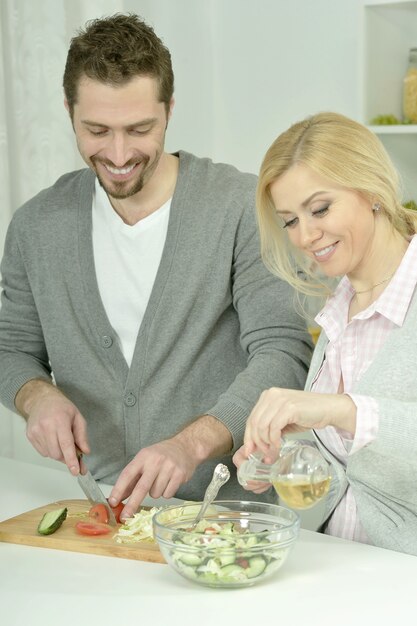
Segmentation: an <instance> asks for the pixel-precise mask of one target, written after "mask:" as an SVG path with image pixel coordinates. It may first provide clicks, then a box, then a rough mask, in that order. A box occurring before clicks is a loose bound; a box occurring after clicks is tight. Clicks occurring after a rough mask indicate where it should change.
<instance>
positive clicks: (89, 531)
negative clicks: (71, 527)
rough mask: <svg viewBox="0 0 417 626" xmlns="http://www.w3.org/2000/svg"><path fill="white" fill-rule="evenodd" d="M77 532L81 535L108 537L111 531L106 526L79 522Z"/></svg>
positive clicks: (76, 526) (76, 525)
mask: <svg viewBox="0 0 417 626" xmlns="http://www.w3.org/2000/svg"><path fill="white" fill-rule="evenodd" d="M75 530H76V531H77V533H79V534H80V535H90V536H96V535H107V533H109V532H110V531H111V528H110V526H105V525H104V524H95V523H93V522H77V523H76V524H75Z"/></svg>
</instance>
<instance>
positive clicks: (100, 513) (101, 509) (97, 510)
mask: <svg viewBox="0 0 417 626" xmlns="http://www.w3.org/2000/svg"><path fill="white" fill-rule="evenodd" d="M88 516H89V517H92V518H93V520H94V521H95V522H99V524H107V522H108V521H109V511H108V509H107V507H106V506H105V505H104V504H93V506H92V507H91V509H90V510H89V511H88Z"/></svg>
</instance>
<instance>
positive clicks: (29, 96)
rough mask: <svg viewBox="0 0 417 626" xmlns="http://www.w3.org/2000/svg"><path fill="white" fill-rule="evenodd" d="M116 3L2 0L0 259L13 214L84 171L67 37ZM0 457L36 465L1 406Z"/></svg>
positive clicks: (119, 5) (18, 424)
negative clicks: (65, 78)
mask: <svg viewBox="0 0 417 626" xmlns="http://www.w3.org/2000/svg"><path fill="white" fill-rule="evenodd" d="M123 4H124V3H123V2H122V1H117V0H96V1H94V0H89V2H88V3H87V2H83V1H82V0H37V1H36V2H30V1H29V0H1V3H0V172H1V185H0V256H1V255H2V251H3V245H4V237H5V234H6V229H7V225H8V224H9V221H10V219H11V217H12V214H13V211H14V210H15V209H16V208H18V207H19V206H20V205H21V204H22V203H23V202H25V201H26V200H28V199H29V198H31V197H32V196H34V195H35V194H36V193H38V192H39V191H40V190H41V189H43V188H44V187H48V186H49V185H51V184H52V183H53V182H54V181H55V180H56V179H57V178H58V177H59V176H60V175H61V174H63V173H64V172H67V171H71V170H72V169H76V168H78V167H80V166H81V164H82V161H81V159H80V157H79V155H78V151H77V149H76V144H75V141H74V137H73V131H72V127H71V124H70V123H69V121H68V118H67V113H66V111H65V109H64V106H63V92H62V74H63V69H64V64H65V59H66V54H67V49H68V44H69V41H70V38H71V37H72V36H73V34H74V32H75V30H76V29H77V28H79V27H80V26H81V25H82V24H84V23H85V21H86V20H88V19H91V18H93V17H99V16H101V15H105V14H111V13H114V12H116V11H122V10H124V6H123ZM0 454H1V455H5V456H11V457H14V456H24V457H25V458H27V459H28V460H30V459H32V458H33V460H36V461H39V460H40V457H39V456H38V455H37V454H36V453H35V452H34V451H33V450H32V449H31V447H30V445H29V444H28V443H27V442H26V440H25V437H24V422H23V420H22V419H21V418H19V417H17V416H14V415H12V414H11V413H10V412H9V411H6V409H5V408H4V407H3V406H1V405H0Z"/></svg>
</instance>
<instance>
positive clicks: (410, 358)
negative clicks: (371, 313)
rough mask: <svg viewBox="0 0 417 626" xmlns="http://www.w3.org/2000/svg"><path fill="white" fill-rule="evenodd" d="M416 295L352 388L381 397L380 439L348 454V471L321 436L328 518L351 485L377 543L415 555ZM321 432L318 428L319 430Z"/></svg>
mask: <svg viewBox="0 0 417 626" xmlns="http://www.w3.org/2000/svg"><path fill="white" fill-rule="evenodd" d="M327 343H328V339H327V337H326V335H325V333H324V332H322V333H321V335H320V338H319V341H318V343H317V346H316V350H315V352H314V355H313V359H312V362H311V368H310V372H309V375H308V379H307V383H306V389H310V388H311V383H312V381H313V380H314V377H315V375H316V373H317V372H318V369H319V367H320V365H321V363H322V361H323V357H324V352H325V348H326V345H327ZM416 370H417V294H416V293H414V296H413V299H412V302H411V304H410V308H409V310H408V312H407V316H406V318H405V320H404V324H403V326H402V327H396V328H395V329H394V330H392V331H391V333H390V335H389V337H388V338H387V340H386V341H385V343H384V345H383V346H382V348H381V349H380V350H379V352H378V354H377V356H376V358H375V359H374V361H373V363H372V364H371V365H370V366H369V368H368V369H367V370H366V372H365V373H364V375H363V376H362V377H361V379H360V380H359V381H358V383H357V384H356V385H355V388H354V389H352V393H355V394H360V395H364V396H371V397H373V398H375V399H376V400H377V402H378V410H379V430H378V434H377V437H376V440H375V441H374V442H373V443H371V444H370V445H368V446H366V447H364V448H362V449H361V450H358V451H357V452H355V453H354V454H352V455H351V456H349V457H348V463H347V467H346V471H345V470H344V468H343V467H342V465H341V464H340V463H338V461H337V460H336V459H335V458H334V457H333V456H332V455H330V454H329V453H328V451H327V450H326V448H324V446H323V445H322V444H321V442H320V440H317V442H318V445H319V447H320V449H321V451H322V453H323V454H324V455H325V456H326V457H327V458H328V460H329V461H330V462H331V463H332V468H333V474H334V476H333V480H332V483H331V489H330V493H329V497H328V500H327V507H326V513H325V518H328V517H329V515H330V513H331V512H332V511H333V510H334V508H335V506H336V505H337V503H338V502H339V501H340V499H341V498H342V496H343V494H344V492H345V490H346V488H347V485H348V484H349V485H350V486H351V488H352V491H353V494H354V496H355V500H356V504H357V507H358V514H359V518H360V520H361V523H362V524H363V526H364V528H365V531H366V533H367V534H368V537H369V538H370V540H371V541H372V543H373V544H374V545H377V546H381V547H383V548H390V549H392V550H397V551H399V552H407V553H409V554H415V555H417V383H416ZM318 435H319V432H318Z"/></svg>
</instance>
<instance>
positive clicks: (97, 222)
mask: <svg viewBox="0 0 417 626" xmlns="http://www.w3.org/2000/svg"><path fill="white" fill-rule="evenodd" d="M64 91H65V106H66V108H67V110H68V113H69V115H70V118H71V122H72V125H73V128H74V132H75V136H76V140H77V145H78V148H79V151H80V153H81V155H82V157H83V159H84V160H85V162H86V163H87V165H88V169H84V170H81V171H78V172H72V173H70V174H67V175H65V176H63V177H62V178H60V179H59V180H58V181H57V182H56V184H55V185H54V186H53V187H51V188H49V189H46V190H44V191H42V192H41V193H40V194H38V195H37V196H36V197H35V198H33V199H32V200H30V201H29V202H28V203H26V205H24V206H23V207H22V208H20V209H19V210H18V211H17V212H16V213H15V216H14V218H13V220H12V222H11V225H10V227H9V231H8V235H7V241H6V245H5V254H4V258H3V261H2V265H1V272H2V277H3V294H2V308H1V312H0V372H1V374H0V397H1V399H2V402H3V403H4V404H5V405H6V406H8V407H10V408H12V409H13V410H15V411H17V412H18V413H20V414H21V415H22V416H23V417H25V419H26V420H27V436H28V438H29V440H30V441H31V443H32V444H33V446H34V447H35V448H36V449H37V450H38V451H39V453H40V454H42V455H44V456H49V457H51V458H53V459H57V460H59V461H63V462H65V463H66V464H67V466H68V468H69V469H70V471H71V472H72V473H73V474H74V475H76V474H78V472H79V463H78V460H77V450H76V447H78V448H79V449H80V450H81V451H82V452H83V453H85V454H87V455H89V458H88V461H87V463H88V466H89V468H90V470H91V472H92V473H93V475H94V476H95V478H96V479H98V480H102V481H105V482H109V483H115V485H114V488H113V490H112V492H111V495H110V502H111V503H112V504H116V503H118V502H119V501H121V500H124V499H126V498H129V499H128V501H127V503H126V505H125V508H124V511H123V513H122V517H128V516H130V515H132V514H133V513H134V512H135V511H136V510H137V508H138V506H139V505H140V503H141V502H142V500H143V498H144V497H145V496H146V495H147V494H148V493H149V494H150V495H151V496H153V497H160V496H164V497H172V496H174V495H176V496H177V497H179V498H184V499H190V500H199V499H201V498H202V496H203V494H204V491H205V488H206V487H207V485H208V483H209V481H210V479H211V476H212V472H213V468H214V467H215V465H216V464H217V463H218V462H224V463H227V464H228V466H229V467H230V468H232V467H233V465H232V462H231V454H232V453H233V452H234V451H235V450H236V449H237V448H238V447H239V446H240V445H241V444H242V438H243V433H244V427H245V423H246V418H247V416H248V414H249V412H250V410H251V408H252V406H253V405H254V404H255V402H256V400H257V398H258V396H259V394H260V392H261V391H262V390H263V389H264V388H266V387H270V386H272V385H275V386H277V385H278V386H281V387H289V388H303V386H304V381H305V377H306V372H307V368H308V364H309V360H310V355H311V343H310V341H309V337H308V334H307V333H306V330H305V327H304V324H303V323H302V320H301V318H300V317H299V316H298V315H297V314H296V313H295V312H294V311H293V308H292V300H293V294H292V291H291V290H290V288H289V287H288V286H287V285H286V284H283V283H282V282H280V281H279V280H277V279H276V278H274V277H272V275H270V274H269V273H268V272H267V271H266V269H265V268H264V266H263V265H262V263H261V261H260V257H259V250H258V248H259V242H258V238H257V233H256V225H255V220H254V194H255V186H256V178H255V176H253V175H249V174H241V173H240V172H238V171H237V170H236V169H235V168H233V167H231V166H228V165H223V164H213V163H212V162H211V161H210V160H208V159H199V158H196V157H195V156H193V155H191V154H188V153H186V152H181V151H180V152H179V153H178V154H168V153H167V152H165V151H164V140H165V132H166V127H167V124H168V120H169V118H170V116H171V114H172V109H173V104H174V100H173V73H172V67H171V59H170V54H169V52H168V50H167V49H166V48H165V47H164V45H163V44H162V42H161V41H160V40H159V39H158V38H157V37H156V35H155V33H154V31H153V30H152V29H151V28H150V27H149V26H147V25H146V24H145V23H144V22H142V21H141V20H140V19H139V18H138V17H137V16H134V15H126V16H125V15H121V14H117V15H115V16H113V17H110V18H106V19H102V20H96V21H94V22H92V23H90V24H89V25H88V26H87V28H86V29H85V30H84V31H81V32H80V33H79V35H78V36H77V37H75V38H74V39H73V40H72V42H71V46H70V49H69V53H68V58H67V63H66V68H65V73H64ZM244 494H245V492H244V491H243V490H242V491H241V490H240V487H239V485H238V484H237V481H236V476H235V474H234V475H233V476H232V479H231V480H230V481H229V483H227V484H226V485H225V486H224V487H223V488H222V494H221V495H222V496H223V497H225V498H227V497H232V498H239V497H242V496H244ZM271 497H272V494H271Z"/></svg>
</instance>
